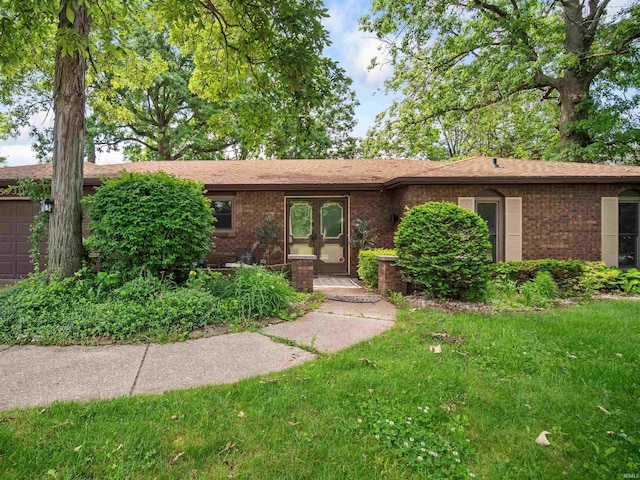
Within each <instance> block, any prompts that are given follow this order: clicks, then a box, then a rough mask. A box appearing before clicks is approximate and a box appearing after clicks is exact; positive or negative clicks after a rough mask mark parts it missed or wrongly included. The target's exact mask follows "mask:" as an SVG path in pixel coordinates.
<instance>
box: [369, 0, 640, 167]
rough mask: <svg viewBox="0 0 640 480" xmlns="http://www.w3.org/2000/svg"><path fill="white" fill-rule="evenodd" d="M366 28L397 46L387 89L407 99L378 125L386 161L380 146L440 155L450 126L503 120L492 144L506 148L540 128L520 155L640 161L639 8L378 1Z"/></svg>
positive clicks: (503, 0) (532, 0) (517, 0)
mask: <svg viewBox="0 0 640 480" xmlns="http://www.w3.org/2000/svg"><path fill="white" fill-rule="evenodd" d="M361 23H362V28H363V29H364V30H365V31H369V32H373V33H375V34H376V35H377V37H378V38H380V39H382V40H383V41H384V42H386V44H387V46H388V53H389V61H390V62H391V63H392V65H393V66H394V73H393V76H392V77H391V78H390V79H389V80H388V82H387V87H388V88H389V89H391V90H393V91H397V92H401V94H402V96H401V98H399V100H397V101H396V102H395V103H394V104H393V105H392V106H391V107H390V109H389V110H388V111H387V112H385V114H384V115H381V116H380V117H379V118H378V122H377V125H376V128H375V129H374V131H373V132H371V134H370V136H369V137H370V138H369V149H370V150H371V149H374V150H375V149H378V150H382V151H384V148H385V144H384V143H382V144H380V143H377V142H376V141H375V137H380V138H382V139H383V141H385V139H386V141H387V143H390V144H392V145H393V144H395V145H402V144H403V143H407V144H411V143H412V142H410V141H408V142H406V140H407V139H412V138H414V137H416V135H418V134H419V133H422V134H424V135H426V136H428V137H430V138H431V139H433V141H432V142H429V146H430V147H432V146H433V144H434V143H435V144H437V143H438V142H441V141H442V140H443V139H444V138H445V137H446V136H447V134H450V132H451V130H450V128H448V127H444V128H442V127H441V128H438V127H439V124H442V123H445V124H449V123H450V122H451V121H453V122H454V124H457V125H469V124H470V123H469V122H470V121H471V122H473V123H474V124H476V125H477V124H478V122H484V121H487V118H490V117H491V116H495V114H496V113H499V114H501V115H504V116H503V118H502V119H501V122H500V123H501V126H499V128H496V129H495V130H494V131H493V134H494V136H495V137H497V138H499V139H500V141H502V140H504V138H503V132H504V130H505V128H506V129H507V130H508V131H509V132H510V134H511V133H515V132H516V131H517V130H518V129H519V128H520V129H521V127H522V126H523V125H526V123H527V118H532V119H534V122H533V125H531V126H530V128H529V130H533V132H532V134H531V135H530V136H529V137H530V138H529V139H528V140H527V141H529V140H530V141H531V142H532V143H531V149H528V148H527V149H525V151H521V152H520V153H525V154H528V155H527V156H534V157H537V156H538V154H537V150H538V148H539V146H540V145H544V144H545V143H548V141H549V139H551V140H552V141H551V143H550V144H548V146H547V148H546V149H545V151H544V153H543V154H542V155H541V156H548V157H554V158H563V159H570V160H583V161H602V160H612V159H613V160H619V161H628V160H629V159H630V158H633V154H634V153H636V154H637V152H635V151H634V149H636V150H637V148H638V143H639V142H640V119H639V115H638V111H637V107H638V105H639V103H640V96H639V95H638V90H637V89H638V87H640V69H638V68H637V65H638V61H639V60H640V48H639V39H640V4H639V3H638V2H637V0H636V1H630V2H628V3H627V4H626V5H625V6H616V7H613V6H611V5H610V2H609V0H600V1H598V0H588V1H587V0H585V1H582V2H581V1H580V0H563V1H562V2H555V1H550V0H490V1H489V0H468V1H466V0H465V1H459V0H456V1H448V0H435V1H427V0H409V1H403V2H400V1H398V0H378V1H376V2H374V3H373V6H372V9H371V13H370V14H369V15H367V16H365V17H364V18H363V19H361ZM547 104H551V105H552V107H551V108H550V107H549V106H548V105H547ZM505 109H506V110H505ZM509 116H511V117H512V119H511V120H509V118H508V117H509ZM456 118H457V119H459V120H456ZM481 119H482V120H481ZM536 119H542V120H543V121H541V122H538V121H536ZM458 122H461V123H458ZM490 124H491V122H489V125H490ZM548 125H553V126H554V127H555V128H556V129H557V135H556V136H555V138H553V136H551V137H550V136H549V131H548V128H547V126H548ZM534 126H535V128H536V129H535V130H534ZM456 128H457V127H456ZM538 128H539V129H538ZM389 139H391V141H389ZM514 147H515V144H514ZM495 148H496V150H498V149H499V146H495ZM521 150H522V149H521ZM526 150H528V151H526ZM506 151H507V153H512V154H517V150H512V149H506ZM425 153H426V154H428V153H429V152H428V149H426V147H425Z"/></svg>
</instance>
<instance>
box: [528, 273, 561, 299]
mask: <svg viewBox="0 0 640 480" xmlns="http://www.w3.org/2000/svg"><path fill="white" fill-rule="evenodd" d="M559 295H560V291H559V290H558V286H557V285H556V282H554V281H553V278H552V277H551V275H550V274H549V272H544V271H541V272H538V274H537V275H536V277H535V278H534V279H533V280H529V281H527V282H525V283H524V284H523V285H522V286H521V287H520V297H519V299H518V300H519V301H520V302H521V303H522V304H523V305H524V306H526V307H539V308H545V307H548V306H549V304H550V303H551V300H553V299H554V298H558V296H559Z"/></svg>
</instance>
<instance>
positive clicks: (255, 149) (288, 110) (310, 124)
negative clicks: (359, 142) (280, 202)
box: [88, 25, 356, 161]
mask: <svg viewBox="0 0 640 480" xmlns="http://www.w3.org/2000/svg"><path fill="white" fill-rule="evenodd" d="M129 45H130V54H129V56H128V57H127V58H125V59H121V61H119V62H111V63H110V64H109V65H108V66H107V67H108V68H106V69H105V70H103V71H102V72H100V75H95V78H94V79H93V81H92V84H91V88H90V95H89V105H90V107H91V109H90V111H91V112H92V116H91V118H89V121H88V131H89V137H90V138H89V139H88V150H89V152H88V155H91V152H92V151H93V150H94V149H98V150H103V149H115V148H118V147H122V146H123V147H124V153H125V157H126V158H127V159H128V160H130V161H139V160H213V159H219V158H229V157H231V158H239V159H243V158H248V157H278V158H293V157H297V158H309V157H313V158H324V157H327V156H330V155H331V154H333V155H336V154H337V155H341V156H344V155H347V154H348V149H349V147H350V146H352V145H353V144H354V143H355V142H354V140H353V138H352V137H351V136H350V132H351V130H352V128H353V124H354V123H355V121H354V118H353V117H354V106H355V104H356V101H355V98H354V93H353V91H352V90H351V89H350V84H351V80H350V79H348V78H346V77H345V76H344V72H343V71H342V69H340V68H339V67H337V65H335V64H334V63H333V62H331V61H329V60H328V59H324V61H323V62H321V63H319V65H318V67H319V68H321V69H323V71H324V74H325V75H326V76H327V77H328V78H329V79H330V80H331V81H330V84H329V90H328V92H327V94H326V95H325V96H324V97H323V98H320V99H318V102H317V103H315V104H309V102H307V101H306V100H305V99H304V98H303V99H301V100H300V99H297V98H295V97H292V95H291V92H290V91H288V90H285V91H278V90H276V86H275V85H273V86H272V88H270V89H259V88H254V87H253V86H252V85H249V86H248V87H247V88H243V89H242V91H241V92H239V94H238V95H237V96H234V97H233V98H228V99H224V98H221V99H218V100H215V101H213V100H209V99H206V98H203V97H202V96H199V95H196V94H195V93H194V92H193V91H192V89H191V87H190V84H191V82H192V79H193V76H194V71H195V63H194V60H193V55H191V54H188V53H183V52H182V51H181V49H180V48H177V47H175V46H173V45H171V44H170V43H169V36H168V31H167V30H164V31H163V30H160V31H158V32H150V31H149V30H147V29H145V28H142V27H141V26H139V25H136V26H134V27H133V28H132V35H131V36H130V38H129ZM131 55H135V60H136V61H135V62H132V61H131Z"/></svg>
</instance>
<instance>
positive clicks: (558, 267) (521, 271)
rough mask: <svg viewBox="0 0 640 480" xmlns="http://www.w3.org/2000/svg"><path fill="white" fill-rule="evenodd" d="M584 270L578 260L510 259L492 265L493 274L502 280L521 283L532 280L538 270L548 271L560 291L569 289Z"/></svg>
mask: <svg viewBox="0 0 640 480" xmlns="http://www.w3.org/2000/svg"><path fill="white" fill-rule="evenodd" d="M583 271H584V265H583V263H582V262H581V261H579V260H554V259H551V258H547V259H543V260H523V261H518V260H511V261H509V262H500V263H498V264H496V265H495V266H494V267H493V275H494V276H495V277H496V278H498V279H500V280H503V281H506V280H511V281H514V282H516V283H517V284H518V285H521V284H523V283H525V282H527V281H529V280H533V279H534V278H535V277H536V276H537V275H538V273H539V272H548V273H549V274H551V277H552V278H553V280H554V281H555V282H556V283H557V284H558V287H560V289H561V290H562V291H569V290H570V289H571V288H572V287H574V286H575V285H577V284H578V282H579V281H580V279H581V277H582V274H583Z"/></svg>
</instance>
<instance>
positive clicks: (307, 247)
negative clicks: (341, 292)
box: [287, 198, 348, 274]
mask: <svg viewBox="0 0 640 480" xmlns="http://www.w3.org/2000/svg"><path fill="white" fill-rule="evenodd" d="M346 206H347V202H346V200H345V199H343V198H339V199H330V198H309V199H306V198H305V199H291V200H288V201H287V223H288V225H287V237H288V241H287V249H288V253H289V254H299V255H316V256H317V258H318V259H317V261H316V266H315V270H316V273H320V274H346V273H348V262H347V261H346V258H347V248H348V246H347V242H346V234H345V229H346V218H345V212H346Z"/></svg>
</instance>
